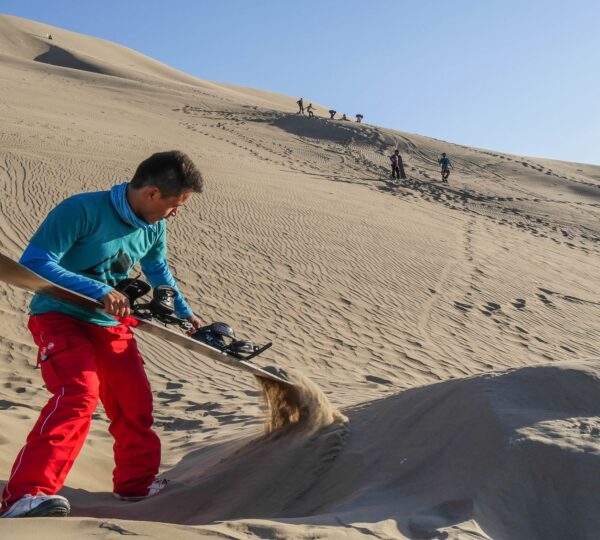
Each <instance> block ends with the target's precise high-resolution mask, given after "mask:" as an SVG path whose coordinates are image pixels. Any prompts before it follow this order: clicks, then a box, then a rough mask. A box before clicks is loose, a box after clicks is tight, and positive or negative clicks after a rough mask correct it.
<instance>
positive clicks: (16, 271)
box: [0, 253, 291, 386]
mask: <svg viewBox="0 0 600 540" xmlns="http://www.w3.org/2000/svg"><path fill="white" fill-rule="evenodd" d="M0 280H1V281H4V282H5V283H8V284H9V285H12V286H14V287H18V288H20V289H24V290H26V291H28V292H30V293H39V294H43V295H45V296H49V297H51V298H54V299H55V300H59V301H61V302H66V303H68V304H72V305H75V306H78V307H81V308H84V309H89V310H90V311H92V312H93V311H97V310H103V305H102V304H101V303H100V302H98V301H97V300H94V299H92V298H89V297H87V296H84V295H82V294H79V293H76V292H74V291H70V290H68V289H65V288H64V287H61V286H59V285H56V284H54V283H52V282H50V281H48V280H46V279H44V278H43V277H41V276H39V275H37V274H36V273H35V272H32V271H31V270H29V269H28V268H26V267H24V266H22V265H21V264H19V263H18V262H15V261H13V260H12V259H10V258H9V257H6V256H5V255H3V254H1V253H0ZM133 318H134V319H135V320H136V321H137V322H138V324H137V326H134V327H133V330H134V332H137V331H139V332H143V333H146V334H152V335H153V336H156V337H159V338H162V339H165V340H167V341H169V342H171V343H175V344H176V345H179V346H181V347H183V348H185V349H187V350H190V351H194V352H197V353H199V354H201V355H202V356H205V357H207V358H210V359H211V360H216V361H217V362H222V363H224V364H228V365H230V366H232V367H234V368H236V369H242V370H245V371H248V372H250V373H252V374H253V375H255V376H256V377H261V378H263V379H269V380H272V381H276V382H278V383H282V384H285V385H288V386H291V383H290V382H289V381H287V380H286V379H285V378H283V377H282V376H279V375H277V374H275V373H270V372H269V371H266V370H265V369H263V368H261V367H259V366H257V365H256V364H253V363H252V362H248V361H246V360H240V359H238V358H236V357H235V356H232V355H229V354H227V353H225V352H222V351H219V350H218V349H215V348H213V347H211V346H210V345H207V344H205V343H202V342H200V341H196V340H195V339H192V338H190V337H188V336H186V335H185V334H182V333H181V332H178V331H174V330H171V329H170V328H168V327H166V326H163V325H161V324H159V323H157V322H154V321H149V320H145V319H142V318H139V317H136V316H135V315H134V316H133ZM274 371H277V370H276V369H275V370H274Z"/></svg>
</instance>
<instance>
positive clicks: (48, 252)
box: [20, 184, 192, 326]
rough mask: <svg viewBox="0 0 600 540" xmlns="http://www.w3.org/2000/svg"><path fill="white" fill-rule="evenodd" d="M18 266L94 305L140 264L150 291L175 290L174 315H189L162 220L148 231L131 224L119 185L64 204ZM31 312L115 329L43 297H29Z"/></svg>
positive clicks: (97, 316) (101, 317)
mask: <svg viewBox="0 0 600 540" xmlns="http://www.w3.org/2000/svg"><path fill="white" fill-rule="evenodd" d="M20 262H21V264H23V265H24V266H26V267H28V268H29V269H31V270H33V271H34V272H35V273H36V274H39V275H40V276H42V277H44V278H46V279H48V280H49V281H52V282H53V283H56V284H57V285H61V286H62V287H65V288H66V289H70V290H73V291H76V292H78V293H81V294H84V295H86V296H89V297H90V298H94V299H99V298H101V297H102V296H104V295H105V294H107V293H108V292H110V291H111V290H112V289H113V287H114V286H115V285H116V284H117V283H118V282H119V281H121V280H122V279H125V278H126V277H127V276H128V274H129V272H130V270H131V269H132V268H133V266H134V265H135V264H136V263H137V262H139V263H140V264H141V267H142V271H143V272H144V274H145V275H146V277H147V279H148V281H149V282H150V284H151V285H152V286H153V287H156V286H158V285H170V286H172V287H175V289H176V290H177V292H178V294H177V297H176V299H175V310H176V313H177V315H179V316H180V317H189V316H191V315H192V310H191V309H190V308H189V306H188V305H187V303H186V302H185V300H184V298H183V296H182V294H181V292H179V289H177V285H176V284H175V280H174V279H173V276H172V274H171V272H170V270H169V265H168V263H167V260H166V222H165V220H161V221H159V222H158V223H156V224H154V225H150V224H147V223H146V222H143V221H141V220H140V219H139V218H136V217H135V216H134V215H133V211H132V210H131V207H130V206H129V203H128V202H127V199H126V190H125V185H124V184H122V185H121V186H115V188H113V190H112V193H111V192H109V191H100V192H95V193H84V194H81V195H75V196H73V197H70V198H68V199H66V200H64V201H63V202H62V203H60V204H59V205H58V206H57V207H56V208H54V210H52V211H51V212H50V214H48V217H47V218H46V219H45V220H44V222H43V223H42V224H41V225H40V227H39V229H38V230H37V232H36V233H35V234H34V236H33V237H32V239H31V242H30V244H29V246H28V247H27V249H26V250H25V252H24V253H23V255H22V257H21V260H20ZM30 311H31V313H32V314H39V313H47V312H49V311H59V312H62V313H65V314H67V315H70V316H72V317H75V318H77V319H80V320H84V321H86V322H91V323H94V324H98V325H101V326H112V325H115V324H118V322H117V321H116V320H115V319H114V318H113V317H111V316H110V315H108V314H106V313H103V312H98V313H94V314H91V313H89V312H88V311H86V310H83V309H81V308H78V307H76V306H72V305H69V304H66V303H64V302H60V301H58V300H54V299H52V298H49V297H46V296H43V295H35V296H34V297H33V300H32V301H31V305H30Z"/></svg>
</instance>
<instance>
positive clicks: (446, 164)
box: [438, 153, 454, 182]
mask: <svg viewBox="0 0 600 540" xmlns="http://www.w3.org/2000/svg"><path fill="white" fill-rule="evenodd" d="M438 163H439V164H440V165H441V167H442V182H448V177H449V176H450V169H454V167H453V166H452V163H450V160H449V159H448V157H447V156H446V154H445V153H442V157H441V158H440V159H438Z"/></svg>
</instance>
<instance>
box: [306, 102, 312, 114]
mask: <svg viewBox="0 0 600 540" xmlns="http://www.w3.org/2000/svg"><path fill="white" fill-rule="evenodd" d="M313 110H314V107H313V104H312V103H309V104H308V107H306V112H307V113H308V117H309V118H312V117H313V116H314V113H313Z"/></svg>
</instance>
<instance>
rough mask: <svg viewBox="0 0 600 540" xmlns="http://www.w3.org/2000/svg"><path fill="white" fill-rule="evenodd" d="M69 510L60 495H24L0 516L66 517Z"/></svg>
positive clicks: (65, 500) (68, 506)
mask: <svg viewBox="0 0 600 540" xmlns="http://www.w3.org/2000/svg"><path fill="white" fill-rule="evenodd" d="M70 511H71V505H70V504H69V501H68V500H67V499H65V498H64V497H61V496H60V495H43V494H41V493H40V494H38V495H24V496H23V497H21V498H20V499H19V500H18V501H17V502H15V503H13V504H12V505H11V506H10V508H9V509H8V510H6V512H4V513H3V514H2V515H0V517H2V518H16V517H66V516H68V515H69V512H70Z"/></svg>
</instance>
